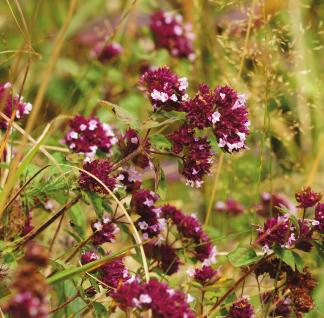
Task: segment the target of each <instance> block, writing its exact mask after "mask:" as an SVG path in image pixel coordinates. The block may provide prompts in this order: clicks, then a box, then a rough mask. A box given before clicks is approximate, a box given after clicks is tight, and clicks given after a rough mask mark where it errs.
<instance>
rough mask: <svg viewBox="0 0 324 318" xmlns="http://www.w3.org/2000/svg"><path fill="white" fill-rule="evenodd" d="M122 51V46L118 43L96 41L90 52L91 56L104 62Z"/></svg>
mask: <svg viewBox="0 0 324 318" xmlns="http://www.w3.org/2000/svg"><path fill="white" fill-rule="evenodd" d="M122 52H123V48H122V46H121V45H120V44H119V43H115V42H113V43H106V42H100V43H97V44H96V45H95V47H94V49H93V50H92V52H91V57H93V58H94V59H97V60H98V61H100V62H101V63H103V64H105V63H107V62H109V61H110V60H112V59H114V58H115V57H117V56H119V55H120V54H121V53H122Z"/></svg>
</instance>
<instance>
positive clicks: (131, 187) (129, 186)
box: [116, 167, 142, 193]
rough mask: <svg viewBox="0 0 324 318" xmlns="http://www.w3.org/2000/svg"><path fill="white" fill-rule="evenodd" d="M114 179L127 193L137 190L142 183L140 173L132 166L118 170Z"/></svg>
mask: <svg viewBox="0 0 324 318" xmlns="http://www.w3.org/2000/svg"><path fill="white" fill-rule="evenodd" d="M116 180H117V181H119V182H120V183H121V184H122V185H123V186H124V187H125V189H126V191H127V192H128V193H132V192H135V191H137V190H138V189H139V188H140V187H141V185H142V178H141V175H140V174H139V173H138V172H137V171H136V170H135V168H133V167H130V168H128V169H127V170H126V169H125V170H122V171H120V173H119V174H118V176H117V177H116Z"/></svg>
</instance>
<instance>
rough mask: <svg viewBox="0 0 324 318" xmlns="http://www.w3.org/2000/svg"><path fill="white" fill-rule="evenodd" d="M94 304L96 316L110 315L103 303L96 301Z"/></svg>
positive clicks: (99, 317)
mask: <svg viewBox="0 0 324 318" xmlns="http://www.w3.org/2000/svg"><path fill="white" fill-rule="evenodd" d="M92 305H93V309H94V313H95V317H96V318H103V317H109V315H108V311H107V309H106V307H105V306H104V305H103V304H101V303H98V302H94V303H93V304H92Z"/></svg>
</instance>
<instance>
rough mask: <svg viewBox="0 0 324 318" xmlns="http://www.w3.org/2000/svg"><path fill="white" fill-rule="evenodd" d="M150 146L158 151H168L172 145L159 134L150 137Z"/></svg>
mask: <svg viewBox="0 0 324 318" xmlns="http://www.w3.org/2000/svg"><path fill="white" fill-rule="evenodd" d="M150 141H151V144H152V146H153V147H154V148H155V149H157V150H160V151H170V150H171V148H172V143H171V142H170V140H169V139H168V138H166V137H165V136H163V135H160V134H154V135H152V136H151V137H150Z"/></svg>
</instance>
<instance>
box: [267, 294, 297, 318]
mask: <svg viewBox="0 0 324 318" xmlns="http://www.w3.org/2000/svg"><path fill="white" fill-rule="evenodd" d="M262 301H263V303H264V304H269V303H270V302H271V308H273V309H272V310H271V311H270V312H269V315H270V317H278V316H279V317H287V318H288V317H290V314H291V298H290V297H285V298H284V299H280V297H279V295H278V294H277V293H273V292H266V293H264V294H263V295H262Z"/></svg>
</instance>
